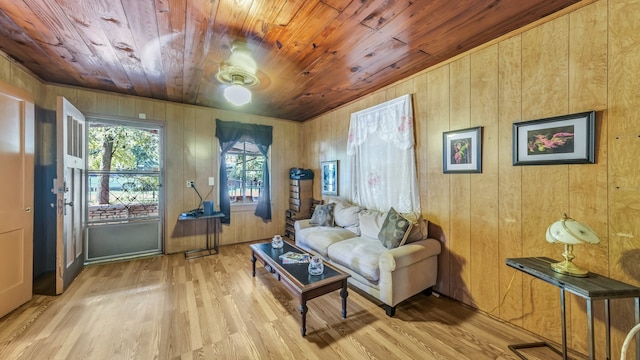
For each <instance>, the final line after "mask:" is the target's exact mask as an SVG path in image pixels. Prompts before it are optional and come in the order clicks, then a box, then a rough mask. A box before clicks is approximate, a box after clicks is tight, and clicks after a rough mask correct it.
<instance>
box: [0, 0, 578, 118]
mask: <svg viewBox="0 0 640 360" xmlns="http://www.w3.org/2000/svg"><path fill="white" fill-rule="evenodd" d="M579 1H580V0H526V1H520V0H414V1H409V0H320V1H318V0H188V1H185V0H0V49H1V50H2V51H3V52H5V53H7V54H8V55H10V56H11V57H12V58H14V59H15V60H17V61H18V62H20V63H22V64H23V65H24V66H25V67H26V68H28V69H30V70H31V71H32V72H33V73H35V74H37V75H38V76H40V77H41V78H42V79H43V80H45V81H48V82H52V83H59V84H68V85H74V86H81V87H86V88H91V89H100V90H106V91H113V92H118V93H123V94H131V95H137V96H143V97H148V98H154V99H162V100H170V101H175V102H180V103H187V104H197V105H203V106H208V107H215V108H221V109H231V110H239V111H243V112H248V113H253V114H258V115H265V116H272V117H277V118H282V119H290V120H296V121H304V120H307V119H310V118H312V117H314V116H317V115H320V114H322V113H324V112H326V111H328V110H331V109H333V108H335V107H337V106H340V105H342V104H345V103H347V102H349V101H351V100H354V99H356V98H358V97H360V96H362V95H365V94H367V93H369V92H371V91H374V90H376V89H379V88H381V87H384V86H385V85H388V84H391V83H393V82H395V81H397V80H400V79H402V78H405V77H407V76H408V75H411V74H414V73H416V72H419V71H421V70H424V69H426V68H427V67H429V66H432V65H435V64H437V63H439V62H441V61H443V60H446V59H448V58H451V57H453V56H455V55H457V54H460V53H462V52H464V51H466V50H469V49H471V48H473V47H476V46H478V45H480V44H483V43H485V42H487V41H489V40H492V39H495V38H497V37H499V36H501V35H504V34H505V33H508V32H509V31H512V30H515V29H517V28H520V27H522V26H524V25H526V24H528V23H531V22H533V21H535V20H538V19H540V18H542V17H544V16H547V15H549V14H552V13H554V12H556V11H558V10H560V9H562V8H565V7H567V6H569V5H571V4H574V3H577V2H579ZM239 45H241V46H239ZM234 47H235V48H236V49H238V48H240V49H242V48H244V49H248V50H247V51H248V52H250V55H251V57H252V58H253V59H254V60H255V62H256V65H257V73H256V74H257V77H258V79H259V80H260V83H259V84H258V85H256V86H255V87H253V88H251V90H252V92H253V101H252V102H251V103H250V104H248V105H245V106H243V107H241V108H237V107H234V106H233V105H230V104H228V103H227V102H226V101H225V100H224V98H223V96H222V90H223V89H224V87H226V86H227V85H226V84H222V83H221V82H219V81H218V80H217V79H216V76H215V75H216V73H217V72H218V70H219V69H220V67H221V66H223V65H224V64H226V61H228V59H229V57H230V55H231V49H232V48H234Z"/></svg>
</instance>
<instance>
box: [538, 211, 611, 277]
mask: <svg viewBox="0 0 640 360" xmlns="http://www.w3.org/2000/svg"><path fill="white" fill-rule="evenodd" d="M547 241H548V242H550V243H552V244H553V243H562V244H564V253H562V256H563V257H564V261H561V262H558V263H554V264H551V269H553V271H555V272H558V273H560V274H565V275H571V276H577V277H587V275H588V274H589V272H588V271H587V270H584V269H581V268H579V267H578V266H577V265H576V264H574V263H573V259H574V258H575V256H574V255H573V245H578V244H598V243H600V239H599V238H598V235H596V233H595V232H594V231H593V230H592V229H591V228H589V227H588V226H587V225H584V224H582V223H580V222H578V221H576V220H574V219H572V218H570V217H568V216H567V214H564V216H563V217H562V219H560V220H558V221H556V222H554V223H553V224H551V225H549V227H548V228H547Z"/></svg>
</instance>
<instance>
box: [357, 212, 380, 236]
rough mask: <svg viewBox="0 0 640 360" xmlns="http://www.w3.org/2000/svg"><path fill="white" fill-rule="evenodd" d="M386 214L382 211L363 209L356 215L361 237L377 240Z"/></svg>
mask: <svg viewBox="0 0 640 360" xmlns="http://www.w3.org/2000/svg"><path fill="white" fill-rule="evenodd" d="M386 217H387V214H386V213H384V212H382V211H376V210H369V209H364V210H362V211H360V212H359V213H358V221H359V222H360V233H361V234H362V236H365V237H369V238H372V239H377V238H378V234H379V233H380V229H382V224H384V220H385V219H386Z"/></svg>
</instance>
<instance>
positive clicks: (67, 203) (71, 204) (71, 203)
mask: <svg viewBox="0 0 640 360" xmlns="http://www.w3.org/2000/svg"><path fill="white" fill-rule="evenodd" d="M64 204H65V205H69V206H73V201H69V202H66V203H64Z"/></svg>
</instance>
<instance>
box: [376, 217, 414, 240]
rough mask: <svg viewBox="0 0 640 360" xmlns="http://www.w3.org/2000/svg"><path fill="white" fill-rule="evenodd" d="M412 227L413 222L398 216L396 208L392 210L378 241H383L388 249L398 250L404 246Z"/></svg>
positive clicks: (383, 225)
mask: <svg viewBox="0 0 640 360" xmlns="http://www.w3.org/2000/svg"><path fill="white" fill-rule="evenodd" d="M412 226H413V224H411V221H409V220H407V219H405V218H404V217H402V215H400V214H398V212H397V211H396V210H395V209H394V208H391V209H389V212H388V213H387V218H386V219H385V220H384V223H383V224H382V228H381V229H380V232H379V233H378V239H379V240H380V241H382V245H384V247H386V248H387V249H394V248H397V247H398V246H402V245H404V242H405V241H406V240H407V236H408V235H409V232H410V231H411V227H412Z"/></svg>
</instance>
